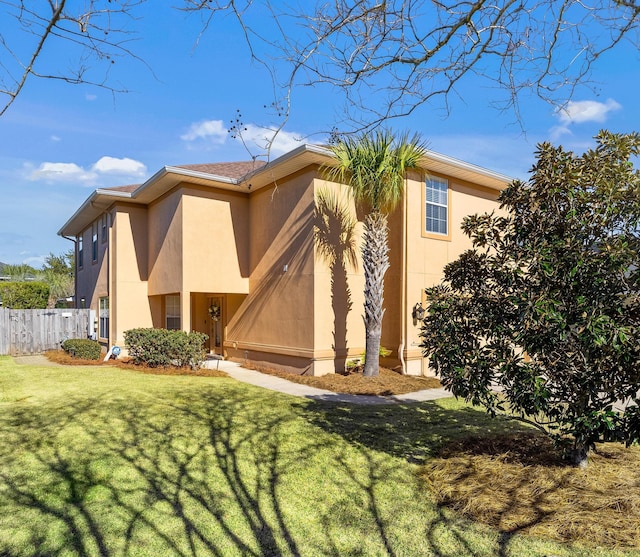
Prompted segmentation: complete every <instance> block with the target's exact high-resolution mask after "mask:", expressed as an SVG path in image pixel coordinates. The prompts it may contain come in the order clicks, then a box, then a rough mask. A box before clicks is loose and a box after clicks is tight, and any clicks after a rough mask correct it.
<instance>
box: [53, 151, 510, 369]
mask: <svg viewBox="0 0 640 557" xmlns="http://www.w3.org/2000/svg"><path fill="white" fill-rule="evenodd" d="M328 161H330V153H329V151H328V150H327V149H326V148H323V147H320V146H315V145H304V146H301V147H299V148H297V149H295V150H293V151H291V152H290V153H288V154H286V155H284V156H281V157H279V158H278V159H276V160H273V161H272V162H269V163H268V164H264V163H260V162H240V163H220V164H205V165H187V166H166V167H164V168H162V169H161V170H160V171H158V172H157V173H156V174H155V175H154V176H152V177H151V178H149V179H148V180H147V181H146V182H144V183H143V184H139V185H132V186H122V187H115V188H104V189H97V190H95V191H94V192H93V193H92V194H91V195H90V196H89V198H88V199H87V200H86V201H85V202H84V203H83V204H82V206H81V207H80V208H79V209H78V210H77V211H76V212H75V214H74V215H73V216H72V217H71V218H70V219H69V220H68V221H67V222H66V224H65V225H64V226H63V227H62V228H61V229H60V231H59V234H60V235H62V236H64V237H67V238H70V239H72V240H73V241H74V242H75V244H76V256H77V259H76V261H77V281H76V301H77V305H78V306H79V307H83V306H84V307H88V308H91V309H93V310H95V315H96V323H95V335H96V337H97V339H98V340H99V341H100V342H102V343H103V344H105V345H106V346H112V345H120V346H124V337H123V334H124V332H125V331H126V330H128V329H132V328H135V327H165V328H178V329H184V330H187V331H191V330H196V331H201V332H204V333H206V334H208V335H209V337H210V339H209V343H210V346H209V348H210V350H211V351H212V352H214V353H217V354H219V355H222V356H224V357H226V358H231V359H239V360H249V361H252V362H255V363H263V364H268V365H272V366H279V367H282V368H284V369H287V370H290V371H293V372H295V373H307V374H315V375H321V374H326V373H332V372H334V371H336V370H340V369H343V368H344V365H345V360H346V359H348V358H357V357H359V356H360V354H362V353H363V352H364V344H365V335H364V325H363V321H362V317H361V315H362V303H363V293H362V292H363V285H364V279H363V275H362V269H361V266H360V267H358V268H351V267H349V266H345V267H344V268H342V267H341V266H339V265H334V266H333V268H331V266H330V265H329V262H328V261H327V260H326V259H323V258H322V257H321V256H320V255H319V253H318V249H317V243H316V242H317V240H314V227H315V223H316V219H318V218H321V217H319V216H318V214H317V211H316V199H317V194H318V192H319V191H320V190H323V189H333V190H335V191H336V192H340V191H341V190H345V189H346V186H344V185H340V184H330V183H327V181H326V180H325V179H324V178H323V176H322V175H321V173H320V172H319V167H320V165H322V164H323V163H327V162H328ZM422 167H423V168H422V170H421V171H420V172H413V173H411V174H409V175H408V176H407V183H406V192H405V198H404V200H403V202H402V204H401V205H400V207H399V208H398V209H397V210H396V212H395V213H394V214H393V215H392V216H391V218H390V220H389V223H390V248H391V251H390V258H391V267H390V268H389V270H388V272H387V274H386V277H385V316H384V323H383V337H382V345H383V346H384V347H386V348H388V349H389V350H391V351H392V353H391V356H389V361H388V362H386V363H387V364H388V365H391V366H394V365H395V366H402V368H403V369H404V371H405V372H406V373H410V374H427V373H428V369H427V366H426V363H425V361H424V360H423V358H422V356H421V353H420V349H419V347H418V343H419V337H418V333H419V329H418V327H417V324H416V321H415V320H414V318H413V316H412V311H413V308H414V307H415V306H416V304H418V303H421V302H422V301H423V295H424V294H423V289H424V288H425V287H426V286H431V285H433V284H435V283H436V282H438V281H439V280H440V278H441V276H442V270H443V267H444V265H446V264H447V263H448V262H450V261H452V260H453V259H455V258H456V257H457V256H458V255H459V254H460V253H461V252H462V251H463V250H464V249H466V248H468V247H469V245H470V244H469V240H468V239H467V238H466V237H465V236H464V235H463V234H462V232H461V231H460V223H461V221H462V219H463V217H464V216H465V215H467V214H471V213H476V212H484V211H491V210H493V209H495V208H497V203H496V197H497V195H498V193H499V191H500V190H501V189H503V188H504V187H505V186H506V185H507V184H508V183H509V182H510V179H509V178H508V177H506V176H503V175H501V174H498V173H495V172H492V171H490V170H486V169H484V168H479V167H477V166H474V165H471V164H467V163H465V162H462V161H459V160H456V159H452V158H450V157H446V156H443V155H440V154H437V153H434V152H429V153H428V155H427V156H426V157H425V159H424V161H423V165H422ZM351 211H352V213H353V214H354V215H356V216H357V217H359V221H360V222H361V221H362V215H357V213H356V210H355V208H354V207H353V203H352V202H351ZM360 231H361V230H360V228H359V227H356V234H358V233H359V232H360ZM359 243H360V242H359V240H358V245H359Z"/></svg>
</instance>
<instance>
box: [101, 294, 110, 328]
mask: <svg viewBox="0 0 640 557" xmlns="http://www.w3.org/2000/svg"><path fill="white" fill-rule="evenodd" d="M99 334H100V338H109V297H108V296H105V297H104V298H100V330H99Z"/></svg>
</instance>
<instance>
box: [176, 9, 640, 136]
mask: <svg viewBox="0 0 640 557" xmlns="http://www.w3.org/2000/svg"><path fill="white" fill-rule="evenodd" d="M185 3H186V6H187V9H191V10H197V11H200V12H201V13H204V14H207V15H206V16H205V20H206V23H207V26H208V27H211V26H212V25H214V24H215V18H216V17H219V16H221V15H229V14H232V15H233V16H234V18H235V19H236V20H237V21H238V22H239V23H240V25H241V28H242V30H243V32H244V34H245V37H246V39H247V43H248V44H249V46H250V48H251V52H252V55H253V56H254V58H256V59H257V60H259V61H261V62H262V63H265V64H266V65H268V66H269V67H270V68H271V69H272V71H273V72H274V73H273V75H274V76H275V77H277V80H276V81H277V84H278V86H279V91H280V92H281V94H282V95H283V97H282V98H283V99H284V102H283V103H282V105H281V106H283V107H284V109H285V111H286V110H287V108H288V107H289V100H290V95H291V91H292V90H293V89H294V88H295V87H299V86H322V85H329V86H332V87H333V88H335V89H337V91H338V92H339V93H341V95H342V98H343V99H344V102H345V109H346V113H347V115H348V117H349V119H350V121H351V123H352V124H355V126H356V128H357V129H363V128H369V127H373V126H376V125H377V124H379V123H381V122H382V121H385V120H387V119H389V118H394V117H400V116H406V115H408V114H411V113H412V112H413V111H414V110H415V109H416V108H418V107H420V106H422V105H424V104H427V103H429V104H430V105H433V104H435V103H437V102H440V103H441V104H439V105H438V106H439V107H441V108H445V109H446V110H448V109H449V106H450V102H451V101H452V100H454V98H455V97H456V96H459V95H460V92H459V90H458V89H459V87H460V86H461V85H462V84H463V82H464V78H466V77H468V76H470V75H474V76H481V77H482V78H483V79H485V80H486V83H487V85H488V86H491V85H493V86H496V88H497V92H496V95H495V103H496V106H497V107H498V108H499V109H513V110H514V111H515V114H516V116H517V118H518V119H519V118H520V111H519V106H520V102H524V101H523V99H529V98H531V95H536V96H538V97H539V98H541V99H543V100H545V101H547V102H549V103H550V104H552V105H553V106H556V107H561V106H562V105H563V104H565V103H566V102H567V101H568V100H570V99H571V98H572V96H573V95H574V93H575V90H576V87H577V86H579V85H589V84H590V80H591V78H592V70H593V68H594V66H595V63H596V62H597V61H598V59H599V58H601V57H602V55H603V54H604V53H605V52H607V51H609V50H610V49H612V48H614V47H616V46H617V45H618V44H619V43H620V42H621V41H623V40H628V41H630V42H631V43H632V44H633V45H638V44H639V40H638V39H639V35H638V26H639V24H640V17H639V14H640V4H638V2H637V1H636V0H581V1H576V0H501V1H500V2H497V1H495V0H477V1H455V0H454V1H450V2H446V1H441V0H319V1H317V2H315V3H311V2H302V3H298V4H295V5H297V6H299V7H298V8H297V11H295V9H294V8H293V7H292V6H293V5H294V4H290V3H285V2H280V1H278V0H227V1H223V0H185ZM255 13H262V14H266V15H270V16H271V17H272V18H273V21H274V22H275V23H274V25H273V26H272V27H271V31H268V32H266V33H265V31H264V17H262V18H256V19H257V20H260V22H259V24H258V23H257V21H256V20H254V22H252V14H255ZM227 21H228V20H227ZM591 85H594V84H593V83H591Z"/></svg>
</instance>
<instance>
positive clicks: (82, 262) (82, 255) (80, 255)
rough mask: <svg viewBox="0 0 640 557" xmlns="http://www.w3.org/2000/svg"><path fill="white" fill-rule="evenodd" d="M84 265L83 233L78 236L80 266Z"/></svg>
mask: <svg viewBox="0 0 640 557" xmlns="http://www.w3.org/2000/svg"><path fill="white" fill-rule="evenodd" d="M83 265H84V252H83V250H82V234H80V236H78V268H79V269H80V268H82V266H83Z"/></svg>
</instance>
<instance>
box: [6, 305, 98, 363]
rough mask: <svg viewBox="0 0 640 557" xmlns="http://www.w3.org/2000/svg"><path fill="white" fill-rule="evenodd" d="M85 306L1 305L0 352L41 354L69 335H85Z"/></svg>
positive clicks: (86, 324) (86, 320)
mask: <svg viewBox="0 0 640 557" xmlns="http://www.w3.org/2000/svg"><path fill="white" fill-rule="evenodd" d="M89 319H90V310H88V309H6V308H0V355H7V354H9V355H11V356H20V355H22V354H40V353H42V352H45V351H46V350H55V349H56V348H60V342H61V341H63V340H66V339H68V338H87V333H88V330H89Z"/></svg>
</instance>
